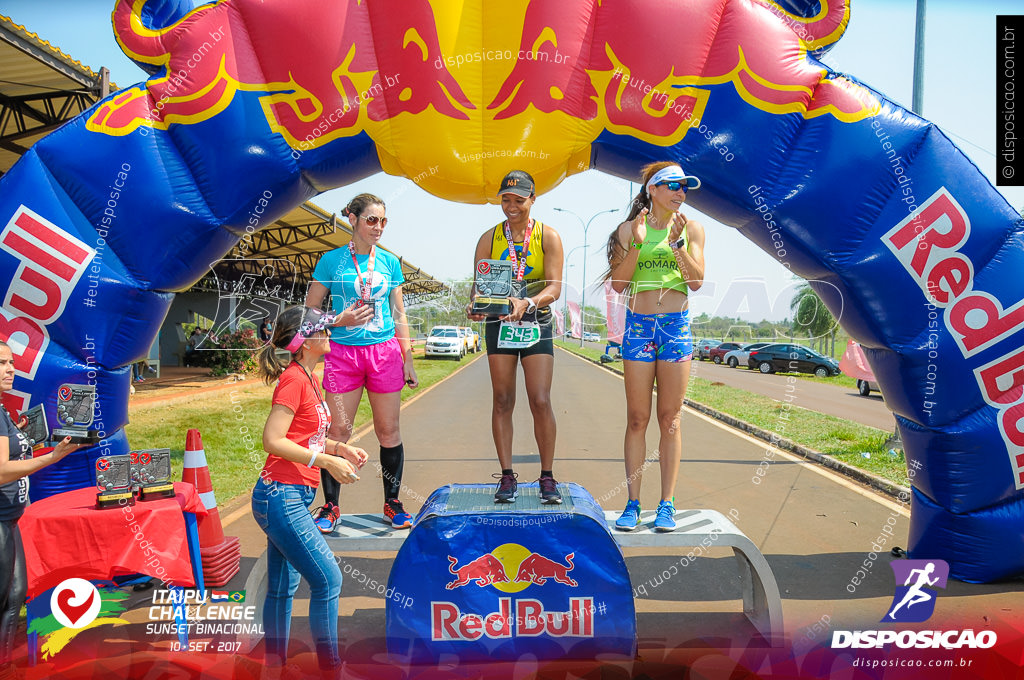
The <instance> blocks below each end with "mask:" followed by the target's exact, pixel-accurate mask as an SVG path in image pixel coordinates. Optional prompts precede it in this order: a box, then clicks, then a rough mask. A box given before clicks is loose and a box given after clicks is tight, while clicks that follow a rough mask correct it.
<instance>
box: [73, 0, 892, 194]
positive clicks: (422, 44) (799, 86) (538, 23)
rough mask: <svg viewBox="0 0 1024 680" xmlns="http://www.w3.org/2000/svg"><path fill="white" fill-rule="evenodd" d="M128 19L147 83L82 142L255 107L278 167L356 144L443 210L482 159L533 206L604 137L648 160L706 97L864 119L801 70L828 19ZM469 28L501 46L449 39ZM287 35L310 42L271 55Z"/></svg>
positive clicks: (642, 9)
mask: <svg viewBox="0 0 1024 680" xmlns="http://www.w3.org/2000/svg"><path fill="white" fill-rule="evenodd" d="M145 4H146V0H134V2H132V1H129V0H122V2H120V3H118V5H117V8H116V10H115V12H114V26H115V30H116V33H117V36H118V41H119V42H120V44H121V46H122V48H123V49H124V50H125V53H126V54H128V55H129V56H130V57H131V58H133V59H135V60H137V61H139V62H140V63H145V64H149V65H152V66H156V67H158V68H161V69H162V73H163V75H161V76H160V77H157V78H155V79H153V80H150V81H149V82H148V83H147V84H146V86H145V87H138V88H131V89H129V90H127V91H125V92H123V93H121V94H120V95H119V96H117V97H114V98H112V99H110V100H108V101H107V102H106V103H105V104H103V105H102V106H100V107H99V108H98V109H97V110H96V111H95V112H94V113H93V115H92V116H91V117H90V118H89V121H88V127H89V129H91V130H94V131H96V132H102V133H105V134H111V135H126V134H131V133H133V132H135V131H138V130H140V129H141V130H143V132H144V133H145V131H146V130H147V129H150V128H151V129H163V130H166V129H167V128H168V126H169V125H174V124H191V123H199V122H202V121H204V120H208V119H209V118H211V117H213V116H216V115H219V114H220V113H222V112H223V111H224V109H226V108H227V107H228V106H229V105H230V104H231V102H232V101H233V99H234V98H235V97H237V96H238V95H239V94H240V93H244V92H251V93H258V94H257V96H258V99H259V105H260V108H261V110H262V113H263V115H265V116H266V119H267V124H268V125H269V126H270V129H271V130H273V131H274V132H276V133H278V134H280V135H281V136H282V138H283V139H284V140H285V141H286V142H287V143H288V145H289V147H291V148H292V150H293V152H294V153H296V154H298V153H302V152H305V151H308V150H310V149H314V148H319V147H322V146H323V145H325V144H327V143H329V142H331V141H332V140H336V139H340V138H345V137H354V136H356V135H358V134H360V133H364V132H365V133H366V134H368V135H369V136H370V138H371V139H372V140H373V141H374V143H375V144H376V147H377V152H378V155H379V161H380V163H381V166H382V167H383V168H384V169H385V170H386V171H387V172H390V173H392V174H404V175H406V176H410V177H411V176H414V175H416V174H417V173H416V172H413V170H414V169H416V168H419V167H423V166H424V165H428V166H431V167H432V165H431V163H432V162H431V160H430V159H435V161H436V159H441V160H442V162H444V163H445V170H446V172H440V173H438V174H437V175H436V176H433V177H426V178H424V179H423V180H421V182H420V185H421V186H422V187H423V188H425V189H426V190H427V191H430V192H432V193H435V194H437V195H439V196H444V197H449V198H453V199H455V200H472V201H484V200H487V199H488V198H489V197H490V195H491V194H493V192H490V193H487V192H485V191H482V190H481V189H480V188H479V186H477V183H474V182H472V181H471V178H477V177H480V176H481V175H482V174H483V173H484V172H485V165H487V163H486V161H488V160H490V159H500V158H507V159H510V160H511V159H520V160H527V159H530V160H532V163H531V165H533V166H535V167H534V170H533V174H534V175H535V176H536V177H537V178H538V187H539V189H541V190H545V189H549V188H551V187H552V186H554V185H555V184H557V182H558V181H560V180H561V179H562V178H563V177H565V176H567V175H571V174H574V173H576V172H580V171H581V170H583V169H586V168H588V167H590V163H589V162H588V160H587V159H589V157H590V155H591V152H592V150H591V148H590V145H591V143H592V142H593V141H594V140H595V139H596V138H597V137H598V136H599V135H600V134H601V133H602V132H604V131H608V132H612V133H616V134H623V135H631V136H635V137H637V138H639V139H644V140H646V141H649V142H651V143H653V144H658V145H666V144H674V143H677V142H679V141H681V140H682V139H683V138H684V137H685V136H686V135H687V134H698V133H696V132H694V130H695V128H699V127H700V124H701V121H703V120H704V118H705V115H706V114H705V111H706V108H707V103H708V100H709V98H710V96H711V91H710V89H709V86H713V85H723V84H724V85H728V86H729V87H731V88H733V89H734V91H735V92H736V93H737V94H739V95H740V97H741V98H742V99H743V101H745V102H746V103H747V104H749V105H751V106H754V107H755V108H758V109H761V110H763V111H767V112H771V113H777V114H785V113H797V114H800V115H801V116H804V117H814V116H821V115H829V116H832V117H834V118H835V119H837V120H841V121H846V122H853V121H857V120H863V119H864V118H866V117H868V116H870V115H873V114H874V113H876V112H877V110H878V101H877V99H875V97H874V96H873V95H872V94H871V93H870V92H869V91H868V90H866V89H865V88H863V87H861V86H859V85H856V84H854V83H852V82H850V81H848V80H846V79H845V78H842V77H839V78H835V77H830V76H829V74H828V73H827V71H826V69H824V68H823V67H821V66H815V65H814V64H812V63H811V62H810V61H809V60H808V59H807V50H808V48H809V47H813V46H821V45H826V44H831V42H833V41H834V40H835V39H836V38H838V37H839V35H840V34H841V33H842V29H843V28H844V27H845V25H846V22H847V20H848V12H847V8H846V5H845V4H843V3H824V4H823V5H822V10H821V12H819V13H818V14H817V15H816V16H815V17H813V18H812V19H806V20H801V21H797V20H796V19H794V18H792V17H791V16H790V15H787V14H786V13H784V12H782V11H781V10H779V9H778V8H777V7H775V5H773V4H771V3H763V4H758V3H743V2H717V1H711V0H704V1H702V2H690V3H675V4H672V3H662V2H655V3H651V4H649V5H640V4H637V3H635V2H598V1H597V0H576V1H575V2H559V3H555V2H544V1H542V0H533V1H532V2H514V3H508V4H507V5H503V6H502V7H501V10H500V11H496V9H495V6H494V5H487V4H486V3H484V2H483V0H464V1H460V2H451V1H449V0H444V1H435V2H433V3H431V2H428V0H376V1H375V2H361V1H359V0H345V1H343V2H337V3H326V4H325V3H319V2H314V1H313V0H303V1H301V2H294V1H293V2H290V3H287V4H284V3H272V6H271V7H267V6H266V4H267V3H265V2H263V3H260V2H256V1H255V0H254V1H252V2H245V1H242V0H236V1H234V2H227V1H225V0H222V1H221V2H217V3H214V4H211V5H205V6H203V7H199V8H197V9H195V10H193V11H192V12H189V13H188V14H187V15H186V16H184V17H183V18H181V19H180V20H179V21H178V22H177V23H175V24H174V25H173V26H170V27H167V28H163V29H151V28H148V27H147V26H146V25H145V24H144V23H143V22H142V21H141V19H140V13H141V10H142V8H143V7H144V6H145ZM652 8H654V9H658V10H663V11H651V9H652ZM665 12H668V13H670V14H671V16H672V18H673V20H672V21H666V19H665V16H664V13H665ZM773 17H774V18H782V19H784V20H783V21H771V22H770V19H771V18H773ZM471 20H474V21H478V22H480V24H481V25H487V22H488V21H497V22H500V24H501V26H502V30H494V31H486V32H475V31H466V30H464V29H463V28H462V27H463V26H464V25H466V23H467V22H469V21H471ZM623 26H631V27H632V29H631V30H628V31H627V30H623V29H622V27H623ZM509 27H511V29H512V30H508V29H509ZM798 27H799V28H800V31H797V30H795V29H796V28H798ZM766 30H770V31H771V32H772V34H773V35H772V36H771V38H770V39H767V40H766V39H765V36H764V35H763V32H764V31H766ZM809 30H815V31H818V32H819V34H820V35H821V36H822V37H820V38H813V36H812V35H811V34H809V33H808V32H807V31H809ZM302 33H305V34H310V33H312V35H311V39H310V40H297V41H294V42H293V41H289V40H280V39H278V36H280V35H297V34H302ZM638 34H639V35H642V36H643V39H642V40H638V39H637V35H638ZM712 35H713V36H714V40H713V41H712V42H711V43H710V49H708V40H707V38H708V37H709V36H712ZM485 36H486V38H485ZM801 36H803V37H801ZM651 45H659V46H660V47H659V49H657V50H652V49H651ZM467 93H468V94H467ZM537 114H545V115H537ZM524 116H527V117H529V118H530V119H531V125H530V127H529V128H528V129H529V130H530V134H529V135H528V136H524V135H522V134H521V131H522V129H523V126H522V122H523V117H524ZM482 126H487V128H488V129H489V130H490V131H491V132H490V134H487V135H480V134H479V130H480V129H481V127H482ZM509 139H516V143H515V144H514V145H510V144H509V142H508V140H509ZM537 149H543V151H542V152H540V153H542V154H543V156H539V155H538V152H537V151H536V150H537ZM542 178H543V179H542ZM470 187H474V188H472V189H470Z"/></svg>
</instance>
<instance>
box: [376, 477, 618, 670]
mask: <svg viewBox="0 0 1024 680" xmlns="http://www.w3.org/2000/svg"><path fill="white" fill-rule="evenodd" d="M559 487H560V490H561V491H562V496H563V499H564V500H563V503H562V504H561V505H543V504H541V502H540V499H539V497H538V495H537V485H536V483H533V484H521V485H520V486H519V498H518V500H517V501H516V502H515V503H509V504H503V503H502V504H496V503H495V502H494V486H493V485H492V484H486V485H485V484H455V485H450V486H445V487H442V488H440V489H438V490H437V491H435V492H434V493H433V494H431V495H430V498H428V499H427V502H426V503H425V504H424V505H423V508H422V509H421V510H420V512H419V514H418V515H417V517H416V521H415V523H414V525H413V528H412V530H411V531H410V533H409V536H408V538H406V539H405V542H404V543H403V544H402V547H401V549H400V550H399V552H398V555H397V557H396V558H395V562H394V565H393V566H392V569H391V576H390V577H389V579H388V591H389V592H394V593H395V595H396V597H394V598H390V599H389V600H388V602H387V609H386V612H385V613H386V631H387V641H388V652H389V653H390V654H391V655H392V656H395V657H399V658H401V659H402V660H404V661H407V662H410V663H429V662H437V661H438V660H439V659H440V657H441V656H442V655H456V656H457V657H458V658H460V659H462V660H465V661H488V660H501V659H509V660H514V659H518V658H520V657H522V656H523V655H527V654H529V655H533V656H534V657H536V658H538V659H564V658H590V659H593V658H595V656H597V655H598V654H602V655H607V654H621V655H623V656H625V657H629V658H632V657H633V656H635V654H636V611H635V609H634V607H633V591H632V586H631V585H630V580H629V573H628V572H627V570H626V563H625V560H624V559H623V556H622V551H621V550H620V549H619V546H618V545H617V544H616V542H615V540H614V539H613V537H612V535H611V533H610V532H609V530H608V526H607V524H606V522H605V517H604V512H603V511H602V510H601V508H600V506H598V504H597V502H596V501H595V500H594V498H593V497H592V496H591V495H590V494H589V493H588V492H587V490H586V489H584V488H583V487H581V486H579V485H577V484H561V485H559ZM399 594H401V596H400V597H398V595H399ZM410 598H411V600H410ZM409 601H412V602H414V603H415V604H414V605H413V606H411V607H409V606H403V604H402V603H403V602H409Z"/></svg>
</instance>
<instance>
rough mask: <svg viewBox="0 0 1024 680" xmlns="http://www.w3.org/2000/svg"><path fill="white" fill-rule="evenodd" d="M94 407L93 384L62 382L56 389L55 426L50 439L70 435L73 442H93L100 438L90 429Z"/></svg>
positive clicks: (94, 392) (94, 390)
mask: <svg viewBox="0 0 1024 680" xmlns="http://www.w3.org/2000/svg"><path fill="white" fill-rule="evenodd" d="M95 407H96V386H95V385H72V384H70V383H64V384H63V385H61V386H60V387H59V388H58V389H57V428H56V429H55V430H54V431H53V435H52V437H51V438H52V439H54V440H57V439H63V438H64V437H68V436H70V437H71V441H72V443H74V444H95V443H97V442H98V441H99V440H100V438H99V436H98V433H97V431H96V430H93V429H90V427H89V426H90V425H92V420H93V416H94V413H95V410H94V409H95Z"/></svg>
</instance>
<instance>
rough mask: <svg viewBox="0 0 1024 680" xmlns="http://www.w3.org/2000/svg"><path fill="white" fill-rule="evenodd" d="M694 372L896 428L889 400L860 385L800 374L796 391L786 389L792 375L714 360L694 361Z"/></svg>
mask: <svg viewBox="0 0 1024 680" xmlns="http://www.w3.org/2000/svg"><path fill="white" fill-rule="evenodd" d="M690 372H691V375H695V376H697V377H700V378H705V379H707V380H713V381H718V382H722V383H725V384H726V385H728V386H729V387H738V388H739V389H741V390H746V391H748V392H753V393H754V394H763V395H764V396H766V397H771V398H772V399H775V400H778V401H782V399H783V398H784V397H785V396H786V395H787V394H793V395H795V396H794V397H793V399H792V403H793V404H794V405H795V406H801V407H803V408H807V409H811V410H812V411H818V412H819V413H827V414H829V415H833V416H837V417H839V418H844V419H846V420H851V421H853V422H855V423H861V424H863V425H870V426H871V427H877V428H878V429H880V430H887V431H889V432H891V431H893V429H894V428H895V427H896V419H895V418H894V417H893V415H892V411H890V410H889V407H888V406H886V405H885V400H884V399H882V396H881V395H880V394H879V393H878V392H872V393H871V395H870V396H867V397H862V396H861V395H860V392H858V391H857V389H856V388H850V387H843V386H840V385H826V384H823V383H819V382H814V381H811V380H804V379H802V378H800V377H796V382H795V383H793V384H794V385H795V391H794V392H786V385H787V384H788V382H787V379H788V378H789V377H791V376H783V375H778V374H774V373H769V374H763V373H760V372H759V371H756V370H753V371H752V370H750V369H748V368H743V367H737V368H729V367H728V366H726V365H725V364H715V363H713V362H711V361H694V362H693V364H692V367H691V369H690Z"/></svg>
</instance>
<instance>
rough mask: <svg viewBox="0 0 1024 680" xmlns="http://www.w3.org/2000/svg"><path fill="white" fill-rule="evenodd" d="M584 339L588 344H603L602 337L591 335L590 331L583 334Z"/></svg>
mask: <svg viewBox="0 0 1024 680" xmlns="http://www.w3.org/2000/svg"><path fill="white" fill-rule="evenodd" d="M583 339H584V340H586V341H587V342H601V336H600V335H598V334H597V333H591V332H590V331H585V332H584V333H583Z"/></svg>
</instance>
